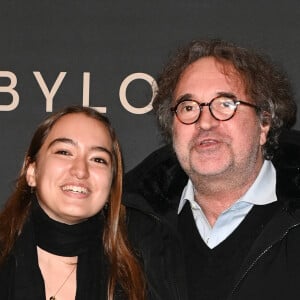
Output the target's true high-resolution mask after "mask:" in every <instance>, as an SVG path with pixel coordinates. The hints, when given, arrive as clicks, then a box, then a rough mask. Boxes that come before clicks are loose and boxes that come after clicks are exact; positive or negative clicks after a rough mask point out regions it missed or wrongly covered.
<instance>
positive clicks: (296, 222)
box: [123, 131, 300, 300]
mask: <svg viewBox="0 0 300 300" xmlns="http://www.w3.org/2000/svg"><path fill="white" fill-rule="evenodd" d="M273 164H274V165H275V168H276V172H277V184H276V193H277V197H278V201H280V203H281V205H280V209H279V210H278V211H277V212H276V213H275V215H274V216H273V218H272V219H271V221H269V223H268V224H267V225H266V226H265V228H264V229H263V231H262V233H261V234H260V235H259V236H258V238H257V239H256V241H255V243H254V244H253V246H252V248H251V249H249V253H248V256H247V257H246V259H245V260H244V262H243V264H242V265H241V266H240V270H239V272H238V274H237V275H236V279H235V284H234V286H233V288H232V292H231V293H230V295H224V298H223V299H224V300H226V299H228V300H229V299H241V300H247V299H251V300H253V299H255V300H260V299H261V300H266V299H272V300H274V299H289V300H290V299H300V189H299V187H300V171H299V170H300V132H298V131H286V132H284V133H283V134H282V135H281V139H280V148H279V151H278V152H277V155H276V156H275V157H274V159H273ZM187 180H188V178H187V176H186V174H185V173H184V172H183V171H182V169H181V167H180V165H179V163H178V161H177V159H176V157H175V155H174V153H173V150H172V149H171V147H170V146H165V147H163V148H161V149H158V150H157V151H155V152H153V153H152V154H151V155H150V156H148V157H147V158H146V159H145V160H144V161H143V162H142V163H140V164H139V165H138V166H137V167H136V168H134V169H133V170H132V171H130V172H129V173H128V174H127V175H126V177H125V184H124V191H125V194H124V200H123V201H124V204H125V205H126V206H127V207H130V209H128V217H129V233H130V236H131V239H132V240H133V241H135V243H136V244H138V246H137V248H139V249H142V250H140V251H141V252H143V253H141V257H142V258H143V263H144V265H145V268H146V271H147V277H148V281H149V283H150V285H151V290H152V291H154V293H155V291H157V298H155V297H154V299H163V300H179V299H180V300H187V299H188V296H187V291H186V278H185V267H184V258H183V253H182V249H181V245H180V238H179V235H178V233H177V230H176V228H177V209H178V204H179V200H180V196H181V193H182V190H183V188H184V186H185V185H186V183H187ZM141 212H142V214H141ZM216 272H217V270H216ZM199 285H201V282H199ZM216 288H218V287H217V286H216ZM203 289H205V286H203ZM161 295H163V296H161ZM154 296H155V295H154ZM189 300H198V299H189ZM200 300H201V299H200ZM202 300H205V299H202Z"/></svg>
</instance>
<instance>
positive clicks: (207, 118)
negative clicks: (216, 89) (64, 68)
mask: <svg viewBox="0 0 300 300" xmlns="http://www.w3.org/2000/svg"><path fill="white" fill-rule="evenodd" d="M219 122H220V121H218V120H216V119H215V118H214V117H213V116H212V114H211V112H210V110H209V106H208V104H204V105H201V110H200V117H199V119H198V121H197V122H196V123H195V124H196V126H197V128H199V129H203V130H209V129H211V128H213V127H216V126H218V125H219Z"/></svg>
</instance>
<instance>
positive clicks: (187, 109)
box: [181, 105, 197, 113]
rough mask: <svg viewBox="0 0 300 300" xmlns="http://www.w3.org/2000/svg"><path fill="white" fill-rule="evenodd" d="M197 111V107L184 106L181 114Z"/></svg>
mask: <svg viewBox="0 0 300 300" xmlns="http://www.w3.org/2000/svg"><path fill="white" fill-rule="evenodd" d="M196 109H197V107H195V106H193V105H185V106H182V108H181V112H183V113H187V112H190V111H195V110H196Z"/></svg>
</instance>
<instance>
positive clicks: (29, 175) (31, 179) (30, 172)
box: [26, 162, 36, 187]
mask: <svg viewBox="0 0 300 300" xmlns="http://www.w3.org/2000/svg"><path fill="white" fill-rule="evenodd" d="M35 168H36V163H35V162H33V163H31V164H30V165H29V166H28V168H27V171H26V180H27V184H28V185H29V186H31V187H35V186H36V178H35Z"/></svg>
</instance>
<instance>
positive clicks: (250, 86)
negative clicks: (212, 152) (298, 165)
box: [153, 39, 297, 159]
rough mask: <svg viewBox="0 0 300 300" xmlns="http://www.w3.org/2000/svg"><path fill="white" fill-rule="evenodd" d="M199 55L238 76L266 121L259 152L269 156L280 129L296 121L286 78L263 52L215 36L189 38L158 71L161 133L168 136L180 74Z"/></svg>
mask: <svg viewBox="0 0 300 300" xmlns="http://www.w3.org/2000/svg"><path fill="white" fill-rule="evenodd" d="M203 57H214V58H215V59H216V60H217V61H218V62H220V63H221V65H223V66H224V68H226V66H228V65H229V66H232V67H233V68H234V70H235V71H236V72H237V74H238V75H239V76H240V78H241V80H242V82H243V83H244V87H245V92H246V94H247V95H248V96H249V98H250V99H251V100H252V101H253V103H255V104H256V105H257V106H258V107H259V110H258V111H257V113H258V115H259V118H260V121H261V123H262V124H265V123H266V122H268V123H269V124H270V130H269V133H268V137H267V142H266V144H265V145H264V147H263V153H264V157H265V158H266V159H271V158H272V157H273V155H274V152H275V150H276V149H277V148H278V138H279V135H280V132H281V130H282V129H283V128H290V127H292V126H293V125H294V123H295V122H296V112H297V106H296V103H295V101H294V99H293V93H292V89H291V86H290V83H289V80H288V78H287V76H286V74H285V72H283V71H282V70H281V69H280V68H279V67H278V66H277V65H275V64H274V63H273V62H272V61H271V60H270V58H269V57H267V56H266V55H263V54H260V53H258V52H255V51H253V50H249V49H245V48H242V47H239V46H237V45H235V44H233V43H230V42H226V41H223V40H219V39H211V40H198V41H192V42H191V43H189V44H188V45H186V46H185V47H183V48H180V49H178V50H177V52H176V53H175V55H174V56H173V57H172V58H171V59H170V61H169V62H168V63H167V65H166V66H165V67H164V69H163V71H162V73H161V74H160V76H159V78H158V80H157V84H158V90H157V91H156V96H155V98H154V100H153V109H154V111H155V113H156V115H157V118H158V122H159V125H160V128H161V130H162V133H163V135H164V137H165V138H166V140H167V141H171V140H172V123H173V117H174V115H173V113H172V112H171V111H170V108H171V106H172V104H173V93H174V90H175V88H176V85H177V83H178V81H179V79H180V76H181V74H182V73H183V71H184V70H185V69H186V68H187V67H188V66H189V65H190V64H192V63H193V62H195V61H196V60H198V59H200V58H203ZM229 76H230V75H229Z"/></svg>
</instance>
